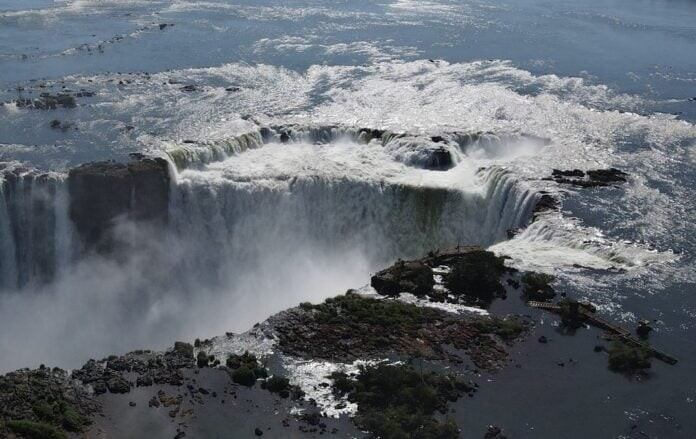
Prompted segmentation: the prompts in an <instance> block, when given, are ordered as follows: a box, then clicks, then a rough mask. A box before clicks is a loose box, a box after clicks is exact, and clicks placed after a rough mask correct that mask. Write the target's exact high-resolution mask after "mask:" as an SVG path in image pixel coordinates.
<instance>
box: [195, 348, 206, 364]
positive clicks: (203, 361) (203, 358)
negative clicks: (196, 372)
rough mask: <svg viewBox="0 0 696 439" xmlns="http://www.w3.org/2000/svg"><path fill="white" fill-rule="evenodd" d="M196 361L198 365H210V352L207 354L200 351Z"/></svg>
mask: <svg viewBox="0 0 696 439" xmlns="http://www.w3.org/2000/svg"><path fill="white" fill-rule="evenodd" d="M196 363H197V364H198V367H207V366H208V354H206V353H205V352H203V351H199V352H198V355H197V356H196Z"/></svg>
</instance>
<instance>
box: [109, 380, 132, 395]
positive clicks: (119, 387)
mask: <svg viewBox="0 0 696 439" xmlns="http://www.w3.org/2000/svg"><path fill="white" fill-rule="evenodd" d="M106 387H107V388H108V389H109V392H111V393H128V392H130V383H129V382H128V381H126V379H125V378H122V377H120V376H113V377H111V378H109V379H108V380H107V381H106Z"/></svg>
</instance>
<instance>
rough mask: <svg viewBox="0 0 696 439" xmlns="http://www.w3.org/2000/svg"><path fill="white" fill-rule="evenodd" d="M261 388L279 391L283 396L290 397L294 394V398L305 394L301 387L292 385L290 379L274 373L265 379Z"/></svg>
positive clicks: (273, 391)
mask: <svg viewBox="0 0 696 439" xmlns="http://www.w3.org/2000/svg"><path fill="white" fill-rule="evenodd" d="M261 388H262V389H266V390H268V391H269V392H271V393H277V394H278V395H279V396H280V397H281V398H288V397H290V395H292V397H293V399H297V398H300V397H302V396H303V395H304V392H302V390H301V389H300V388H299V387H297V386H291V385H290V380H288V379H287V378H285V377H283V376H280V375H273V376H272V377H270V378H268V379H267V380H265V381H263V382H262V383H261Z"/></svg>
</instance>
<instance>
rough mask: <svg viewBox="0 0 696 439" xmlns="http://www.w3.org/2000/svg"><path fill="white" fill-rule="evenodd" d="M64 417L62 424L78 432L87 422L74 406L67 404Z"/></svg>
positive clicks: (69, 429)
mask: <svg viewBox="0 0 696 439" xmlns="http://www.w3.org/2000/svg"><path fill="white" fill-rule="evenodd" d="M62 414H63V419H62V421H61V424H62V425H63V428H64V429H66V430H68V431H73V432H78V431H80V430H81V429H82V426H83V425H84V424H85V419H84V417H82V415H80V414H79V413H78V412H77V411H76V410H75V409H74V408H72V407H70V406H66V407H65V408H64V410H63V412H62Z"/></svg>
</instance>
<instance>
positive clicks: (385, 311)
mask: <svg viewBox="0 0 696 439" xmlns="http://www.w3.org/2000/svg"><path fill="white" fill-rule="evenodd" d="M312 309H313V310H314V311H315V315H314V318H315V319H316V321H318V322H319V323H329V324H342V323H345V322H346V320H350V321H352V322H360V323H365V324H369V325H378V326H384V327H389V328H396V327H401V326H411V325H415V324H420V323H423V322H427V321H430V319H433V318H437V317H438V316H439V315H440V312H439V311H436V310H434V309H432V308H420V307H417V306H414V305H411V304H407V303H403V302H399V301H396V300H375V299H370V298H366V297H361V296H360V295H358V294H346V295H344V296H338V297H335V298H334V299H333V300H332V301H331V302H328V301H327V302H324V303H321V304H319V305H312Z"/></svg>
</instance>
